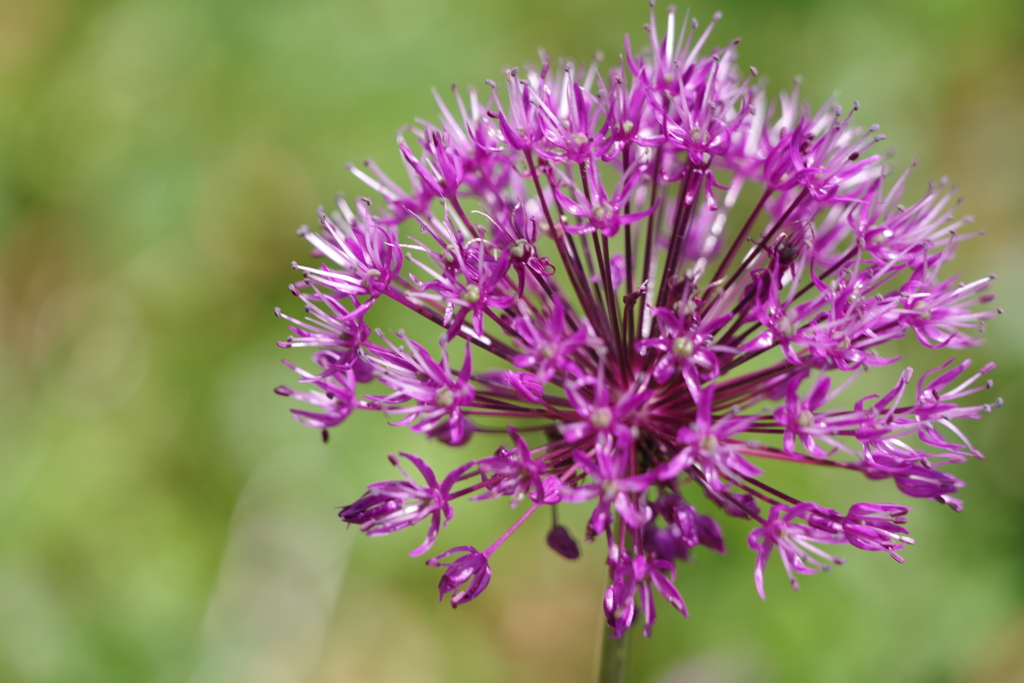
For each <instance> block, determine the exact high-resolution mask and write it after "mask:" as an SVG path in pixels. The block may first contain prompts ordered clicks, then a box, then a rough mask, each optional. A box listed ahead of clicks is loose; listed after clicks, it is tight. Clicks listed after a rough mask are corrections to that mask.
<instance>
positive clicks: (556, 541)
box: [548, 524, 580, 560]
mask: <svg viewBox="0 0 1024 683" xmlns="http://www.w3.org/2000/svg"><path fill="white" fill-rule="evenodd" d="M548 546H549V547H550V548H551V549H552V550H554V551H555V552H556V553H558V554H559V555H561V556H562V557H564V558H566V559H568V560H578V559H579V557H580V547H579V545H577V543H576V540H575V539H574V538H573V537H572V535H571V534H570V533H569V530H568V529H566V528H565V527H564V526H562V525H561V524H556V525H555V527H554V528H553V529H551V531H550V532H549V533H548Z"/></svg>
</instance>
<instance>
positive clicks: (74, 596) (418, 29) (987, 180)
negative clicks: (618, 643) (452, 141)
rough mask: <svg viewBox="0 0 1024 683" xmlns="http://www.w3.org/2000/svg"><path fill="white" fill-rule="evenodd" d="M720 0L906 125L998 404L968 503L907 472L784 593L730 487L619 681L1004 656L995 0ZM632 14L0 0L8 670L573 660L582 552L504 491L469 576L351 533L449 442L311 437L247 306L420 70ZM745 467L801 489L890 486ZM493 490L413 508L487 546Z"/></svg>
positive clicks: (565, 663) (255, 671) (401, 540)
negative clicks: (682, 608) (905, 525)
mask: <svg viewBox="0 0 1024 683" xmlns="http://www.w3.org/2000/svg"><path fill="white" fill-rule="evenodd" d="M716 9H722V10H724V12H725V19H724V20H723V22H722V23H721V24H720V27H719V29H718V30H717V31H716V40H717V41H718V42H725V41H727V40H728V39H730V38H731V37H733V36H734V35H740V36H742V37H743V39H744V42H743V44H742V45H741V56H742V58H743V60H744V63H745V64H753V65H756V66H757V67H758V68H759V70H760V72H761V73H762V74H764V75H766V76H769V77H770V78H771V79H773V80H772V81H771V83H772V87H773V88H775V89H778V88H781V87H786V86H787V85H788V83H789V81H790V79H791V78H792V77H793V76H794V75H796V74H798V73H800V74H803V75H804V77H805V81H804V84H805V86H804V90H805V93H806V94H807V95H808V96H810V97H811V98H812V99H813V100H815V101H820V100H821V99H823V98H824V97H826V96H827V95H828V94H830V93H831V92H832V91H833V89H835V88H838V89H840V91H841V93H842V100H843V102H844V103H845V104H847V105H848V104H849V102H850V101H851V100H852V99H853V97H857V98H859V99H860V101H861V102H862V104H863V111H862V115H861V121H862V122H863V123H871V122H874V121H878V122H880V123H882V124H883V131H884V132H886V133H887V134H888V135H889V141H890V142H891V143H893V144H894V145H897V146H898V147H897V149H898V152H899V153H898V155H897V156H896V157H895V161H896V163H898V164H901V165H902V164H906V163H909V160H910V158H911V156H912V155H916V157H917V158H918V159H919V160H920V169H919V170H918V172H917V173H916V178H915V181H914V182H915V183H916V185H915V187H916V189H917V190H918V191H919V190H920V188H922V187H923V186H924V183H925V182H926V180H927V179H928V178H929V177H935V176H939V175H940V174H942V173H944V172H946V173H950V174H951V175H952V176H953V177H954V179H955V180H957V181H959V182H960V185H961V188H962V191H963V194H964V196H965V197H966V198H967V204H966V206H965V208H966V210H968V211H969V212H970V213H973V214H974V215H975V216H976V217H977V219H978V221H977V222H978V225H979V226H980V227H982V228H984V229H985V230H987V231H988V235H987V236H986V237H985V238H984V239H982V240H975V241H972V242H970V243H968V244H966V245H965V247H964V248H963V250H962V258H961V262H960V263H961V267H962V269H963V272H964V273H965V277H968V276H978V275H982V274H985V273H987V272H989V271H996V272H998V273H999V274H1000V275H1001V278H1002V279H1001V280H999V282H998V283H997V284H998V285H999V286H998V287H997V291H998V292H999V293H1000V294H1001V295H1002V296H1003V301H1002V305H1003V306H1004V307H1005V308H1006V309H1007V313H1006V315H1004V316H1002V317H1001V318H999V319H997V320H995V321H994V322H993V324H992V326H991V330H990V334H989V337H988V339H989V341H988V343H987V344H986V345H985V346H984V347H982V348H981V349H980V350H979V351H978V352H977V354H976V355H978V356H980V357H982V358H985V359H988V358H992V359H995V360H997V361H998V362H999V363H1000V368H1001V369H1000V370H999V371H998V372H997V373H996V374H995V375H994V377H995V379H996V381H997V383H998V387H999V391H1000V393H1001V395H1002V396H1003V397H1004V398H1005V399H1006V401H1007V406H1006V407H1005V408H1004V409H1003V410H1001V411H998V412H997V413H996V414H993V415H992V416H991V417H989V418H988V419H986V420H985V421H984V422H982V423H981V424H976V425H970V435H971V437H972V438H973V439H975V440H976V441H977V443H978V444H979V445H980V446H981V447H982V448H983V449H984V450H985V451H986V452H987V453H988V454H989V456H990V457H989V459H988V460H987V461H985V462H983V463H970V464H968V465H965V466H962V467H960V468H959V471H958V474H960V475H962V476H963V477H964V478H965V479H966V480H967V481H968V482H969V484H970V485H969V487H968V488H967V489H966V490H965V496H964V497H965V499H966V502H967V510H966V511H965V512H964V513H963V514H962V515H956V514H954V513H952V512H950V511H949V510H947V509H942V508H940V507H939V506H938V505H928V504H925V503H922V502H920V501H918V502H917V507H918V510H917V511H916V512H915V513H914V515H913V519H912V525H913V527H912V530H913V532H914V535H915V536H916V538H917V539H918V546H917V547H915V548H913V549H910V550H909V552H907V553H906V555H907V558H908V562H907V564H906V565H904V566H898V565H896V564H895V563H893V562H891V560H889V559H888V558H887V557H884V556H883V557H875V556H869V555H868V554H867V553H859V554H857V553H850V554H849V559H850V562H849V564H848V565H847V566H846V567H843V568H842V569H841V570H840V571H837V572H835V573H833V574H832V575H830V576H814V577H808V578H806V579H805V580H804V581H803V588H802V590H801V591H800V592H798V593H794V592H792V591H790V590H789V588H788V585H787V584H786V581H785V578H784V576H783V572H782V571H781V568H780V567H779V566H778V565H777V564H773V565H772V566H771V568H770V571H769V579H768V585H767V591H768V596H769V599H768V600H767V601H766V602H763V603H762V602H761V601H760V600H758V598H757V595H756V593H755V591H754V588H753V582H752V577H751V572H752V565H753V556H752V553H750V552H749V551H748V550H747V549H746V547H745V542H744V540H745V534H746V531H747V529H746V527H745V526H744V525H743V524H739V523H734V522H733V521H731V520H730V522H729V523H728V524H727V532H728V534H729V541H730V552H729V554H728V555H727V556H725V557H718V556H712V555H711V554H710V553H708V554H701V555H698V557H697V559H696V561H695V562H694V563H693V564H690V565H686V566H684V567H682V568H681V571H680V586H681V587H682V590H683V593H684V595H685V597H686V599H687V601H688V604H689V607H690V612H691V614H692V616H691V618H690V619H689V620H683V619H682V618H681V617H679V616H678V615H675V614H673V613H671V612H670V610H669V609H668V608H667V607H666V606H664V605H662V610H661V612H662V616H661V618H660V619H659V622H658V625H657V628H656V631H655V635H654V637H653V638H652V639H650V640H649V641H643V640H642V639H638V640H637V644H636V649H635V653H634V654H635V656H634V667H633V668H634V674H635V680H638V681H664V682H666V683H667V682H669V681H673V682H676V683H684V682H696V681H718V682H721V683H729V682H732V683H740V682H748V683H750V682H762V681H765V682H766V681H779V682H790V681H796V682H800V681H812V680H813V681H816V682H819V683H825V682H829V683H831V682H835V683H839V682H846V681H863V680H875V681H910V682H918V681H919V682H922V683H923V682H926V681H928V682H931V681H964V682H971V683H983V682H998V683H1002V682H1004V681H1020V680H1024V655H1022V653H1024V593H1022V590H1021V589H1022V578H1024V533H1022V522H1024V519H1022V507H1024V460H1022V459H1021V453H1020V447H1019V432H1018V429H1019V424H1020V423H1019V422H1017V420H1018V419H1020V418H1019V414H1020V406H1021V405H1022V401H1024V351H1022V347H1021V345H1020V343H1019V340H1020V339H1021V338H1022V336H1024V315H1022V313H1021V309H1020V306H1019V300H1018V299H1017V298H1016V297H1017V296H1019V292H1021V291H1024V268H1021V266H1020V264H1021V263H1022V262H1024V258H1022V257H1024V235H1022V234H1021V232H1020V231H1019V223H1020V216H1021V215H1022V213H1024V192H1022V191H1021V187H1022V185H1024V163H1022V162H1021V159H1024V132H1022V131H1024V6H1022V5H1021V3H1020V2H1019V0H979V1H977V2H966V0H938V1H936V0H901V1H898V2H893V1H888V2H884V1H882V0H869V1H868V2H861V3H848V2H840V1H838V0H833V1H828V0H825V1H818V0H785V1H777V2H771V3H753V2H741V1H739V0H723V1H722V2H711V1H710V0H699V1H698V2H695V3H694V5H693V6H692V14H693V15H694V16H696V17H698V18H699V19H701V20H702V22H706V21H707V19H708V18H709V17H710V15H711V14H712V13H713V12H714V11H715V10H716ZM646 21H647V7H646V3H643V2H639V1H634V0H630V1H629V2H623V1H621V0H619V1H613V0H599V1H595V0H586V1H585V0H548V1H547V2H540V1H539V0H519V1H511V0H494V1H492V2H488V3H480V2H470V1H469V0H439V1H438V2H433V3H427V2H423V1H422V0H379V1H364V2H355V1H353V0H345V1H341V2H338V1H335V2H330V1H328V0H292V1H291V2H272V1H270V0H244V1H243V0H93V1H89V0H82V1H80V2H72V1H71V0H22V1H20V2H19V1H16V0H15V1H10V0H4V1H3V2H0V386H2V387H3V391H2V392H0V615H2V617H0V680H3V681H11V682H12V683H18V682H22V681H24V682H29V681H31V682H41V683H56V682H63V681H68V682H71V681H74V682H75V683H83V682H87V681H102V682H105V683H106V682H111V681H183V680H190V681H195V682H197V683H206V682H215V681H216V682H231V681H246V682H258V683H263V682H266V683H271V682H273V683H277V682H285V681H315V682H325V683H326V682H328V681H331V682H348V681H352V682H357V681H358V682H363V681H367V682H369V681H374V682H376V681H399V680H412V681H445V682H448V681H452V682H454V681H499V682H500V681H520V680H530V681H560V682H568V681H588V680H592V677H593V674H594V662H595V655H596V647H597V644H598V637H599V635H598V634H599V620H600V616H599V615H600V606H599V601H600V595H601V591H602V589H603V583H604V576H603V567H602V565H601V559H600V557H599V555H600V552H599V550H598V549H597V548H594V549H592V550H591V549H590V548H585V549H584V558H583V560H581V561H580V562H579V563H576V564H571V563H567V562H564V561H562V560H561V559H560V558H558V557H556V556H555V555H554V554H553V553H551V552H550V551H549V550H547V549H546V548H545V547H544V545H543V541H542V539H543V535H544V533H545V532H546V525H547V521H546V520H542V519H531V520H530V522H528V523H527V524H526V525H525V526H524V527H523V529H522V530H521V531H520V532H519V533H518V534H517V535H516V536H515V537H513V539H512V540H511V541H510V542H509V543H508V544H507V546H505V547H504V548H503V549H502V551H501V552H500V553H499V554H498V555H497V556H496V557H495V561H494V570H495V578H494V580H493V582H492V584H491V587H490V588H489V589H488V592H487V593H486V594H485V596H484V597H482V598H481V599H479V600H477V601H476V602H474V603H472V604H470V605H466V606H465V607H464V608H462V609H459V610H458V611H453V610H451V609H450V608H448V607H447V606H445V605H441V604H438V603H437V602H436V600H435V595H436V593H435V582H436V580H437V578H438V572H437V571H436V570H432V569H426V568H424V567H423V566H422V561H421V560H413V559H410V558H408V557H406V555H405V552H406V551H407V549H408V548H409V547H412V545H413V544H414V542H416V541H417V539H418V536H417V534H418V533H420V532H419V531H414V532H406V533H402V534H398V535H396V536H395V537H393V538H386V539H364V538H357V534H356V533H355V532H354V531H349V530H346V529H345V528H344V526H343V525H342V524H341V523H340V522H338V521H337V520H336V519H334V517H333V515H334V506H336V505H340V504H342V503H344V502H347V501H349V500H351V499H352V498H354V497H355V496H357V495H358V494H359V491H360V490H361V489H362V487H363V486H364V485H365V484H366V483H367V482H369V481H374V480H376V479H379V478H382V477H386V476H391V475H390V472H389V469H390V468H389V466H388V465H387V462H386V459H385V457H384V456H385V455H386V454H387V453H389V452H394V451H397V450H400V449H406V450H415V451H416V452H419V453H422V454H425V455H427V456H428V457H429V458H431V459H434V460H436V461H437V462H439V463H441V465H440V466H441V468H442V469H443V467H444V465H446V464H450V463H453V462H455V459H456V457H458V456H460V454H456V453H452V452H448V451H446V450H445V449H444V448H439V447H438V446H437V445H434V444H427V443H424V442H423V441H422V440H420V439H418V438H415V437H414V435H411V434H409V433H407V432H406V431H402V430H399V429H388V428H387V427H386V424H385V423H384V422H383V421H382V420H381V419H380V418H379V417H378V416H373V415H359V416H357V417H356V418H354V419H352V420H351V421H350V422H349V423H348V424H346V425H345V426H344V427H343V428H340V429H338V430H335V433H334V437H333V439H332V441H331V443H330V444H329V445H328V446H326V447H325V446H323V445H322V444H320V442H319V435H318V434H316V433H315V432H313V431H311V430H308V429H306V428H303V427H301V426H299V425H297V424H296V423H294V422H292V421H291V420H290V419H289V416H288V414H287V410H286V409H287V407H288V406H287V405H286V402H285V400H284V399H281V398H280V397H276V396H274V395H273V393H272V392H271V389H272V388H273V387H274V386H275V385H277V384H281V383H286V382H289V381H291V377H290V373H289V371H287V370H286V369H285V368H283V367H281V366H280V364H279V359H280V357H281V356H282V355H283V354H282V352H281V351H280V350H279V349H277V347H276V346H275V345H274V341H275V340H276V339H278V338H281V337H282V336H284V335H285V334H286V332H285V330H284V327H283V326H282V325H281V323H280V322H279V321H278V320H276V319H275V318H274V317H273V315H272V311H273V308H274V306H275V305H282V306H285V307H288V306H293V301H292V300H291V299H290V297H289V296H288V294H287V290H286V285H287V284H288V282H290V281H291V279H292V278H293V277H294V274H293V272H292V271H291V270H290V269H289V267H288V266H289V263H290V262H291V261H292V260H295V259H302V258H304V256H305V255H306V249H305V248H304V246H303V244H304V243H303V242H302V241H301V240H298V239H296V238H295V237H294V234H293V231H294V229H295V228H296V227H298V226H299V225H300V224H302V223H303V222H309V221H312V220H315V216H316V214H315V209H316V206H317V205H318V204H321V203H329V202H330V201H331V200H332V197H333V196H334V194H335V192H337V191H345V192H349V193H352V194H354V193H358V192H359V191H360V190H359V185H358V183H357V182H356V181H355V180H354V179H353V178H352V177H351V176H349V175H348V174H347V173H346V171H345V169H344V166H343V163H344V162H345V161H349V160H353V161H359V160H361V159H362V158H364V157H368V156H373V157H375V158H377V159H378V160H379V161H380V162H381V164H382V165H383V166H384V167H385V168H387V169H397V168H398V164H397V158H398V157H397V153H396V150H395V148H394V144H393V135H394V133H395V131H396V130H397V129H398V128H399V127H400V126H401V125H402V124H404V123H406V122H409V121H411V120H412V119H413V118H414V117H416V116H423V117H428V118H432V117H434V116H435V108H434V104H433V102H432V98H431V95H430V88H431V87H432V86H436V87H438V88H439V89H441V90H443V89H445V88H447V86H448V85H449V84H450V83H452V82H459V83H466V84H477V85H482V82H483V80H484V79H485V78H488V77H492V78H493V77H500V74H501V72H502V69H503V68H505V67H506V66H509V65H514V64H518V63H521V62H523V61H528V60H531V59H535V55H536V52H535V49H536V47H537V46H538V45H543V46H544V47H545V48H546V49H547V50H548V51H549V52H550V53H552V54H555V55H562V54H564V55H571V56H575V57H577V58H584V59H586V58H589V56H590V55H591V54H592V53H593V52H594V51H595V50H602V51H604V53H605V54H606V55H608V56H609V58H614V57H616V56H617V55H618V54H619V45H620V42H621V35H622V33H623V32H626V31H628V32H630V34H631V35H632V36H633V37H634V40H636V41H640V40H642V38H643V32H642V29H641V26H642V24H643V23H645V22H646ZM869 119H870V120H869ZM378 324H381V325H394V326H399V325H402V324H405V323H403V322H402V321H400V320H395V321H392V320H380V321H379V322H378ZM902 350H904V349H902V348H901V351H902ZM905 350H906V351H907V352H908V353H909V354H910V356H909V357H910V359H911V361H913V362H914V363H915V364H918V363H921V364H924V363H928V362H933V363H935V364H937V362H938V361H939V360H944V358H942V359H938V357H937V355H931V356H928V357H926V358H922V357H921V356H920V354H915V353H914V352H912V351H911V350H910V347H909V346H908V347H907V348H906V349H905ZM295 359H296V360H299V358H298V357H295ZM918 367H921V365H918ZM883 380H886V376H885V375H884V374H883V375H881V376H880V378H879V382H880V383H882V382H883ZM1015 425H1016V426H1015ZM489 447H490V445H489V444H488V443H485V442H483V441H481V442H479V443H474V444H473V445H472V446H471V448H476V449H479V450H481V451H484V450H485V449H486V448H489ZM775 474H777V476H779V477H782V478H783V479H785V480H786V482H787V484H788V485H790V486H792V487H793V488H794V490H797V491H801V492H806V494H807V495H813V496H815V497H816V498H818V499H820V500H822V501H823V502H826V503H827V504H834V505H839V504H840V503H842V502H846V501H848V500H851V499H854V498H860V497H862V498H866V499H870V500H877V499H879V498H887V499H898V498H899V496H898V494H896V493H895V492H894V491H893V490H892V488H891V487H890V485H889V484H885V483H871V482H864V481H859V480H858V481H851V480H850V479H846V478H836V477H834V476H833V475H834V474H835V473H831V472H826V473H822V472H813V471H812V472H802V471H801V472H793V471H788V470H780V471H779V472H777V473H775ZM883 489H884V490H883ZM515 514H516V513H515V512H514V511H510V510H508V509H506V508H505V507H504V506H503V505H502V504H500V503H493V504H477V505H476V508H475V509H474V508H469V509H467V508H466V507H465V506H462V507H461V508H459V516H458V517H457V518H456V520H455V521H454V523H453V525H452V526H451V528H450V529H449V530H448V533H447V536H446V537H445V538H444V539H443V541H442V543H446V544H448V545H449V546H450V545H456V544H459V543H474V544H476V545H481V544H486V543H487V539H490V538H492V537H494V536H495V535H496V534H497V533H499V532H500V530H502V529H503V528H505V527H506V526H507V525H508V524H509V523H510V522H511V521H512V520H513V519H514V518H515ZM564 514H566V515H567V516H568V518H569V521H570V524H573V525H574V526H575V528H576V529H580V528H581V527H582V523H583V520H584V519H585V512H584V511H582V510H575V511H574V510H567V511H566V512H565V513H564Z"/></svg>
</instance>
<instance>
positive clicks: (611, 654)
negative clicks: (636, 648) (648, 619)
mask: <svg viewBox="0 0 1024 683" xmlns="http://www.w3.org/2000/svg"><path fill="white" fill-rule="evenodd" d="M632 635H633V629H626V632H625V633H623V634H622V637H621V638H616V637H615V636H613V635H612V630H611V629H610V628H608V627H607V626H605V627H604V641H603V642H602V644H601V672H600V673H599V674H598V676H597V681H598V683H626V681H628V680H629V649H630V643H631V641H632V640H633V638H632Z"/></svg>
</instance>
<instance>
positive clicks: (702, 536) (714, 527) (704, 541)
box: [697, 515, 725, 555]
mask: <svg viewBox="0 0 1024 683" xmlns="http://www.w3.org/2000/svg"><path fill="white" fill-rule="evenodd" d="M697 539H698V540H699V541H700V544H701V545H703V546H707V547H708V548H711V549H712V550H716V551H718V552H720V553H722V554H723V555H724V554H725V539H724V538H723V537H722V528H721V527H720V526H718V522H716V521H715V520H714V518H713V517H708V516H707V515H697Z"/></svg>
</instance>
